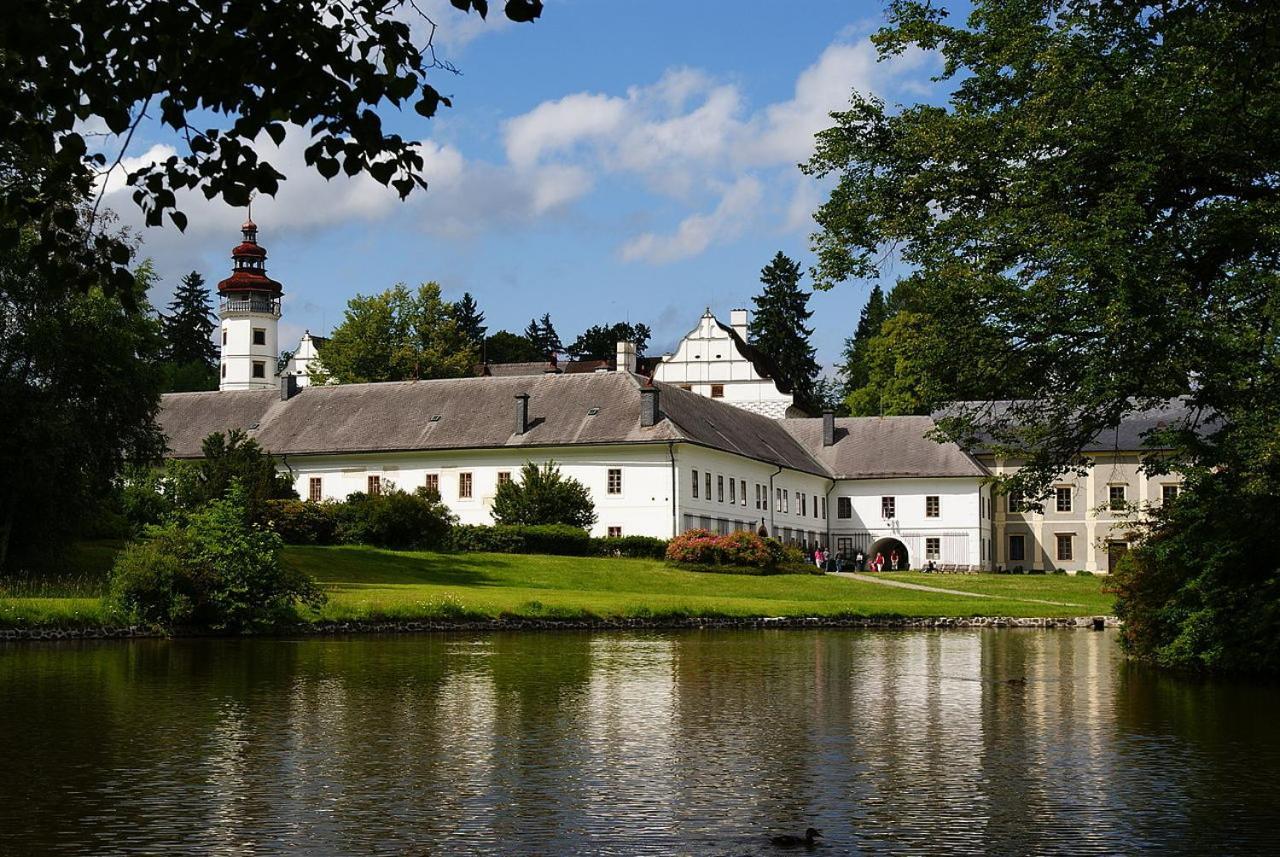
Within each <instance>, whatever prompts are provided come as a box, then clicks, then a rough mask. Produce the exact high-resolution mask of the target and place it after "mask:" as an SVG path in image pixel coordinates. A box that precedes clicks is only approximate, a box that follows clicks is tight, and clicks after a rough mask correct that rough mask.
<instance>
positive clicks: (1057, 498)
mask: <svg viewBox="0 0 1280 857" xmlns="http://www.w3.org/2000/svg"><path fill="white" fill-rule="evenodd" d="M1128 488H1129V486H1128V485H1108V486H1107V508H1108V509H1110V510H1111V511H1113V512H1122V511H1124V510H1125V509H1127V508H1128V506H1129V491H1128ZM1074 493H1075V489H1074V488H1073V487H1072V486H1070V485H1059V486H1057V487H1056V488H1054V489H1053V506H1054V509H1055V510H1056V511H1058V512H1070V511H1071V509H1072V495H1073V494H1074ZM1177 498H1178V486H1177V485H1162V486H1160V500H1161V502H1162V503H1170V502H1172V501H1173V500H1176V499H1177ZM1009 511H1010V512H1025V511H1027V508H1026V502H1025V501H1024V499H1023V497H1022V493H1021V492H1019V491H1013V492H1011V493H1010V494H1009ZM1070 558H1071V557H1066V559H1070Z"/></svg>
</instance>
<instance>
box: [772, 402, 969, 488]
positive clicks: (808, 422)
mask: <svg viewBox="0 0 1280 857" xmlns="http://www.w3.org/2000/svg"><path fill="white" fill-rule="evenodd" d="M781 423H782V425H784V426H785V427H786V429H787V431H789V432H790V433H791V434H792V435H794V436H795V438H796V439H797V440H798V441H799V442H800V443H801V444H802V445H803V446H804V448H806V449H808V450H809V451H810V453H811V454H812V455H813V457H814V458H816V459H817V460H818V461H819V462H821V464H822V466H823V467H824V468H826V470H827V471H828V472H829V473H830V474H831V475H832V476H834V477H835V478H837V479H884V478H889V477H913V476H914V477H946V476H968V477H982V476H986V475H987V469H986V468H985V467H983V466H982V465H981V464H979V463H978V462H977V461H976V460H974V459H973V458H972V457H971V456H969V455H967V454H966V453H965V452H964V450H962V449H961V448H960V447H959V446H957V445H956V444H954V443H938V442H936V441H933V440H930V439H928V438H926V437H925V435H926V433H927V432H929V431H930V430H931V429H932V428H933V426H934V423H933V419H932V418H930V417H840V418H838V419H836V432H835V444H834V445H832V446H827V447H824V446H823V445H822V420H821V418H818V419H787V420H781Z"/></svg>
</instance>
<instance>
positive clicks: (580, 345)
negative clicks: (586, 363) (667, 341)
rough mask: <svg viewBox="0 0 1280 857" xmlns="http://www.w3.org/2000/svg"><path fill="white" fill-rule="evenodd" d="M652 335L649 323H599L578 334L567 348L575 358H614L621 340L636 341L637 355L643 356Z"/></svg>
mask: <svg viewBox="0 0 1280 857" xmlns="http://www.w3.org/2000/svg"><path fill="white" fill-rule="evenodd" d="M650 336H652V333H651V331H650V330H649V326H648V325H647V324H634V325H633V324H629V323H627V322H625V321H620V322H618V323H617V324H609V325H605V324H597V325H593V326H591V327H588V328H587V329H586V330H584V331H583V332H582V333H580V334H578V338H577V339H575V340H574V341H573V342H572V343H571V344H570V345H569V347H568V348H567V349H566V350H567V351H568V352H569V356H570V357H572V358H573V359H574V360H613V359H614V358H615V357H617V354H618V343H619V342H634V343H635V346H636V356H637V357H643V356H644V350H645V348H646V347H647V346H648V344H649V337H650Z"/></svg>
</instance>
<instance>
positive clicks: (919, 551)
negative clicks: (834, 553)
mask: <svg viewBox="0 0 1280 857" xmlns="http://www.w3.org/2000/svg"><path fill="white" fill-rule="evenodd" d="M986 490H987V489H985V488H984V487H983V486H982V484H981V481H980V480H979V479H978V478H976V477H963V478H946V479H942V478H939V479H907V478H901V479H845V480H841V481H839V482H837V483H836V487H835V489H834V490H833V491H832V492H831V500H830V515H831V538H832V547H835V548H838V547H839V546H840V545H841V541H840V540H841V539H842V538H845V539H849V540H850V543H851V544H852V546H853V547H854V548H855V549H857V548H861V549H862V550H864V551H869V550H870V548H871V547H872V546H873V544H874V542H875V541H876V540H878V539H881V538H889V537H892V538H896V539H898V540H899V541H901V542H902V543H903V544H904V545H905V546H906V548H907V553H908V556H909V560H910V564H911V566H912V567H913V568H920V567H922V566H923V565H924V564H925V561H926V553H925V550H926V546H927V543H926V539H929V538H937V539H938V540H939V549H940V555H939V556H938V558H937V559H936V562H938V563H941V564H946V563H956V564H963V565H973V566H984V565H988V564H989V563H988V561H987V560H986V559H984V557H985V556H986V549H984V548H983V544H984V541H985V540H987V539H989V538H990V520H989V518H988V517H987V516H986V512H985V508H984V506H983V499H982V498H983V497H984V494H985V492H986ZM931 496H932V497H937V498H938V517H936V518H930V517H928V516H927V514H926V509H927V499H926V498H928V497H931ZM840 497H847V498H849V500H850V506H851V513H852V516H851V517H849V518H840V517H839V509H840V503H839V500H838V498H840ZM884 497H893V498H894V507H895V509H894V517H893V518H891V519H888V520H886V519H885V518H884V517H883V515H882V514H881V508H882V507H881V499H882V498H884Z"/></svg>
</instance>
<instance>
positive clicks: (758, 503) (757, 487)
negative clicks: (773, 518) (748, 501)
mask: <svg viewBox="0 0 1280 857" xmlns="http://www.w3.org/2000/svg"><path fill="white" fill-rule="evenodd" d="M753 484H754V485H755V486H756V508H757V509H759V508H760V483H759V482H755V483H753Z"/></svg>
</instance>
